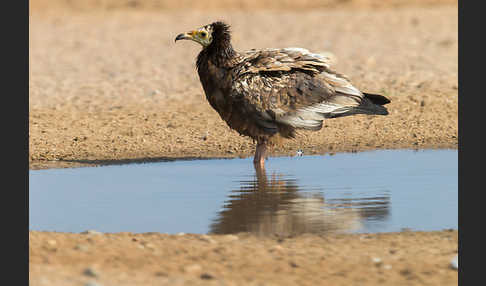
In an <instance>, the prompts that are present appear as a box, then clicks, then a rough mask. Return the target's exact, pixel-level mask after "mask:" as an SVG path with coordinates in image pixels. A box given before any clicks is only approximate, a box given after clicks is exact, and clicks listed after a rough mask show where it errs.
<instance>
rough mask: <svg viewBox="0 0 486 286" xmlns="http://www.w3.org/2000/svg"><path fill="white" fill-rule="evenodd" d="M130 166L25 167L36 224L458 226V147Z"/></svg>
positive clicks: (294, 228) (166, 228) (111, 227)
mask: <svg viewBox="0 0 486 286" xmlns="http://www.w3.org/2000/svg"><path fill="white" fill-rule="evenodd" d="M266 168H267V169H266V172H264V173H257V172H255V170H254V168H253V164H252V162H251V159H250V158H248V159H221V160H196V161H176V162H160V163H145V164H129V165H118V166H104V167H92V168H88V167H87V168H72V169H49V170H37V171H30V172H29V179H30V181H29V224H30V225H29V228H30V229H31V230H39V231H58V232H82V231H85V230H88V229H94V230H97V231H101V232H135V233H140V232H162V233H179V232H185V233H237V232H252V233H257V234H262V235H266V234H279V235H293V234H299V233H329V232H335V231H344V232H389V231H400V230H402V229H403V228H409V229H411V230H426V231H429V230H442V229H446V228H454V229H457V227H458V220H457V211H458V208H457V196H458V179H457V150H420V151H412V150H384V151H383V150H382V151H370V152H360V153H338V154H335V155H333V156H329V155H325V156H302V157H277V158H270V159H269V160H267V163H266Z"/></svg>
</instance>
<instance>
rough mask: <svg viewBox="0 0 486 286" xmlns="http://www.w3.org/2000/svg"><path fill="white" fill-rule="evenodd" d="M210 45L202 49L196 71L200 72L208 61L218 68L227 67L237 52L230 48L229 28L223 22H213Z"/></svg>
mask: <svg viewBox="0 0 486 286" xmlns="http://www.w3.org/2000/svg"><path fill="white" fill-rule="evenodd" d="M211 26H212V28H213V32H212V34H211V35H212V37H213V40H212V41H211V44H209V45H208V46H207V47H205V48H203V50H202V51H201V52H200V53H199V55H198V57H197V69H198V70H200V69H201V67H202V66H203V65H205V63H207V61H208V60H210V61H211V62H212V63H213V64H215V65H216V66H218V67H227V66H229V65H230V63H231V60H232V59H233V58H234V57H236V55H237V52H236V51H235V50H234V49H233V46H231V33H230V29H229V28H230V27H229V25H227V24H226V23H223V22H214V23H212V24H211Z"/></svg>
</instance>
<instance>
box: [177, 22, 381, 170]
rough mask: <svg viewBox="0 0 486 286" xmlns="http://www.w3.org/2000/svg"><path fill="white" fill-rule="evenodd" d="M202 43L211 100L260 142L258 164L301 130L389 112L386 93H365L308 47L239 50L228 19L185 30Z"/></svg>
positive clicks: (201, 69) (203, 75)
mask: <svg viewBox="0 0 486 286" xmlns="http://www.w3.org/2000/svg"><path fill="white" fill-rule="evenodd" d="M178 40H192V41H195V42H197V43H199V44H201V45H202V51H201V52H200V53H199V55H198V57H197V63H196V65H197V71H198V74H199V79H200V81H201V84H202V86H203V89H204V92H205V94H206V98H207V100H208V102H209V104H211V106H212V107H213V108H214V109H215V110H216V111H217V112H218V113H219V115H220V116H221V118H222V119H223V120H224V121H225V122H226V123H227V124H228V125H229V127H231V128H232V129H234V130H236V131H238V133H240V134H241V135H246V136H249V137H251V138H253V140H255V141H256V142H257V146H256V151H255V157H254V160H253V162H254V164H255V167H256V168H257V169H263V168H264V165H265V152H266V149H267V145H268V144H271V143H272V142H273V140H274V139H275V138H276V137H277V136H276V135H279V136H281V137H283V138H295V132H296V129H304V130H312V131H317V130H320V129H321V128H322V121H323V120H324V119H327V118H336V117H341V116H348V115H353V114H370V115H387V114H388V111H387V109H386V108H385V107H383V106H382V105H385V104H387V103H389V102H390V100H388V99H387V98H386V97H384V96H381V95H376V94H370V93H363V92H360V91H359V90H358V89H357V88H355V87H354V86H353V85H352V84H351V83H350V82H349V80H348V79H347V78H346V77H345V76H344V75H342V74H339V73H337V72H335V71H333V70H332V69H331V68H330V59H329V58H327V57H325V56H323V55H320V54H313V53H311V52H309V51H308V50H306V49H302V48H284V49H263V50H254V49H253V50H249V51H246V52H236V51H235V50H234V49H233V47H232V46H231V35H230V31H229V26H228V25H227V24H225V23H223V22H214V23H212V24H209V25H206V26H203V27H201V28H198V29H197V30H193V31H190V32H187V33H183V34H179V35H178V36H177V37H176V38H175V41H178Z"/></svg>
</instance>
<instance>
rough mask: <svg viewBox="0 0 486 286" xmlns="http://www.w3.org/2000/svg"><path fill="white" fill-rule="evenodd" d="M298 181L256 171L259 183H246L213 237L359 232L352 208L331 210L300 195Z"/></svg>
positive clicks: (315, 199)
mask: <svg viewBox="0 0 486 286" xmlns="http://www.w3.org/2000/svg"><path fill="white" fill-rule="evenodd" d="M296 183H297V182H296V180H292V179H282V178H279V176H277V175H272V177H271V178H270V179H268V178H267V176H266V173H265V171H264V170H261V169H257V171H256V180H252V181H243V182H242V186H241V188H240V190H238V191H235V192H237V195H232V196H230V197H231V200H230V202H229V203H228V204H227V205H225V210H223V211H221V212H220V214H219V217H218V218H217V220H216V222H215V223H213V224H212V225H211V232H212V233H220V234H223V233H239V232H250V233H254V234H258V235H279V236H292V235H296V234H302V233H321V234H322V233H330V232H343V231H350V230H355V229H357V228H358V227H359V226H360V224H359V213H358V212H356V211H355V210H353V209H351V208H328V207H326V203H325V201H324V198H323V197H322V196H321V195H319V194H315V195H313V196H305V195H303V194H302V192H299V187H298V185H297V184H296Z"/></svg>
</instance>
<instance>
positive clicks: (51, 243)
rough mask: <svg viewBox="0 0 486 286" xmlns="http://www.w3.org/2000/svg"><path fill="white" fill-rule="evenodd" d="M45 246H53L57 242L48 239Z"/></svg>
mask: <svg viewBox="0 0 486 286" xmlns="http://www.w3.org/2000/svg"><path fill="white" fill-rule="evenodd" d="M47 244H49V245H50V246H55V245H56V244H57V242H56V241H55V240H54V239H49V240H48V241H47Z"/></svg>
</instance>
